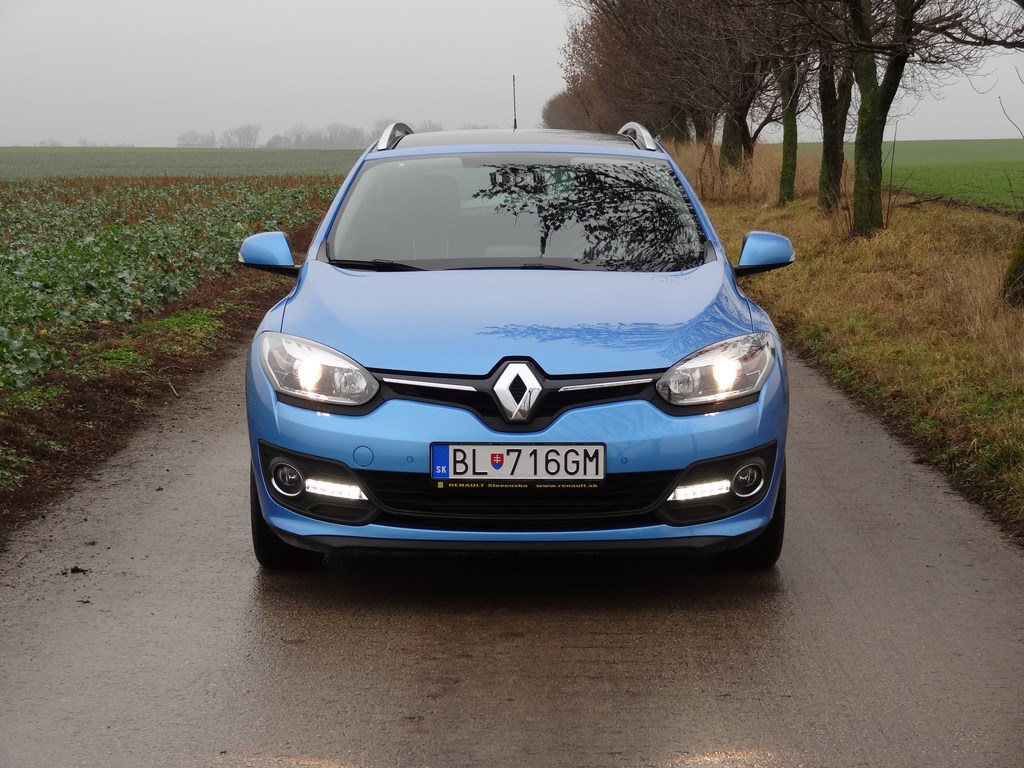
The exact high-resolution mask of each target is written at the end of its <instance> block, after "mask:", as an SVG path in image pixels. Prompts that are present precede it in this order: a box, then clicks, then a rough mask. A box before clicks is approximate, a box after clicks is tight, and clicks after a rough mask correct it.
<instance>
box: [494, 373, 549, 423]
mask: <svg viewBox="0 0 1024 768" xmlns="http://www.w3.org/2000/svg"><path fill="white" fill-rule="evenodd" d="M540 393H541V385H540V381H539V380H538V379H537V376H536V374H534V372H533V369H532V368H530V366H529V365H527V364H526V363H509V364H508V365H506V366H505V370H504V371H502V372H501V376H499V377H498V381H497V382H495V384H494V394H495V395H496V396H497V397H498V402H499V403H501V407H502V409H503V410H504V411H505V418H507V419H508V420H509V421H526V420H527V419H528V418H530V413H531V412H532V411H533V406H534V405H536V404H537V398H538V397H539V396H540Z"/></svg>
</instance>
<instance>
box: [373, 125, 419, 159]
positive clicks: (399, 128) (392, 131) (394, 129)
mask: <svg viewBox="0 0 1024 768" xmlns="http://www.w3.org/2000/svg"><path fill="white" fill-rule="evenodd" d="M410 133H413V130H412V128H410V127H409V126H408V125H406V124H405V123H392V124H391V125H389V126H388V127H387V128H385V129H384V133H382V134H381V135H380V138H379V139H377V151H378V152H383V151H384V150H385V149H394V147H395V145H396V144H397V143H398V142H399V141H401V140H402V138H403V137H405V136H408V135H409V134H410Z"/></svg>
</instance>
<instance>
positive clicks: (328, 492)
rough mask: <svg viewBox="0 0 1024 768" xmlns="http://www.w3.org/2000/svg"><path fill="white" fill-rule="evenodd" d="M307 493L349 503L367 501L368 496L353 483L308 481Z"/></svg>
mask: <svg viewBox="0 0 1024 768" xmlns="http://www.w3.org/2000/svg"><path fill="white" fill-rule="evenodd" d="M306 491H308V492H309V493H315V494H316V495H317V496H330V497H331V498H333V499H348V500H349V501H367V500H368V499H367V498H366V494H365V493H363V491H362V490H361V489H360V488H359V486H358V485H352V484H351V483H331V482H328V481H327V480H307V481H306Z"/></svg>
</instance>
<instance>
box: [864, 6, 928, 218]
mask: <svg viewBox="0 0 1024 768" xmlns="http://www.w3.org/2000/svg"><path fill="white" fill-rule="evenodd" d="M847 7H848V9H849V11H850V20H851V26H852V30H853V33H854V37H855V38H856V39H857V40H858V41H859V42H861V43H863V44H864V46H865V47H864V48H863V49H862V50H858V51H855V52H854V53H853V54H852V56H851V57H850V58H851V66H852V68H853V76H854V79H856V81H857V90H858V91H859V92H860V111H859V112H858V113H857V140H856V142H855V144H854V151H853V227H852V230H851V234H853V235H854V236H866V235H870V234H871V233H872V232H875V231H876V230H879V229H881V228H882V227H884V226H885V215H884V211H883V209H882V138H883V135H884V133H885V122H886V120H887V119H888V117H889V109H890V107H892V102H893V99H895V98H896V92H897V91H898V90H899V87H900V81H901V80H902V79H903V70H904V69H906V66H907V61H908V60H909V58H910V52H909V50H907V49H903V50H901V51H899V52H898V53H895V54H893V56H892V58H890V59H889V61H888V62H887V63H886V65H885V70H884V74H883V76H882V80H881V82H879V80H878V71H877V70H876V61H875V54H874V53H872V52H871V51H870V50H869V46H870V45H871V43H872V32H871V0H847ZM916 7H917V6H915V5H914V4H913V3H909V2H903V3H897V4H896V10H897V14H898V16H899V17H900V18H898V19H897V22H896V23H897V27H898V30H903V29H904V27H905V25H906V24H907V23H908V22H909V20H910V19H912V18H913V14H914V13H915V8H916Z"/></svg>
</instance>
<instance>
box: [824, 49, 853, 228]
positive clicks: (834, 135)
mask: <svg viewBox="0 0 1024 768" xmlns="http://www.w3.org/2000/svg"><path fill="white" fill-rule="evenodd" d="M840 66H841V69H840V72H839V76H838V79H837V77H836V68H835V65H834V63H833V61H832V60H831V58H830V57H829V56H828V55H827V54H825V53H822V57H821V66H820V69H819V72H818V101H819V103H820V105H821V173H820V174H819V175H818V205H819V206H821V207H822V208H823V209H825V210H826V211H833V210H835V209H836V208H838V207H839V203H840V200H841V198H842V190H843V166H844V164H845V162H846V155H845V153H844V151H843V145H844V141H845V138H846V118H847V116H848V115H849V113H850V97H851V95H852V92H853V73H852V72H851V71H850V67H849V64H848V63H843V64H841V65H840Z"/></svg>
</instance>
